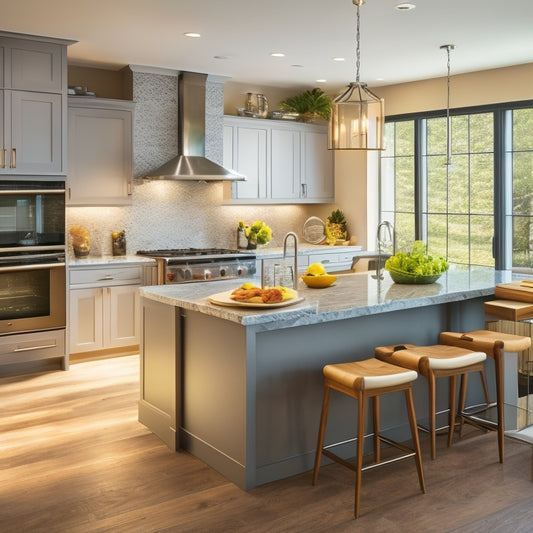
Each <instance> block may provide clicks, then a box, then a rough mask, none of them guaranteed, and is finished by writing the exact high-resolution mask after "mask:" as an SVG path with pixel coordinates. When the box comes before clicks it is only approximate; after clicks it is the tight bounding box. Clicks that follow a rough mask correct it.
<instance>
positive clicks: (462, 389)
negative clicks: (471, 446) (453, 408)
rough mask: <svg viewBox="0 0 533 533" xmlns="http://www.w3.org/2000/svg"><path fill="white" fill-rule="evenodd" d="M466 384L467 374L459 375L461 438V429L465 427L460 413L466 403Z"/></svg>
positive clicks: (461, 432) (460, 434)
mask: <svg viewBox="0 0 533 533" xmlns="http://www.w3.org/2000/svg"><path fill="white" fill-rule="evenodd" d="M467 382H468V374H461V387H460V389H459V408H458V411H459V437H462V436H463V427H464V425H465V421H464V418H463V417H462V416H461V413H462V412H463V411H464V410H465V403H466V385H467Z"/></svg>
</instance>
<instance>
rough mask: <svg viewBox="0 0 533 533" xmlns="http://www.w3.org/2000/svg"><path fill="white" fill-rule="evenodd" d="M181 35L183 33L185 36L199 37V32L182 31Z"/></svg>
mask: <svg viewBox="0 0 533 533" xmlns="http://www.w3.org/2000/svg"><path fill="white" fill-rule="evenodd" d="M183 35H185V37H194V38H198V37H201V35H200V34H199V33H196V32H194V31H188V32H187V33H184V34H183Z"/></svg>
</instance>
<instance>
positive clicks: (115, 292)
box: [103, 285, 140, 348]
mask: <svg viewBox="0 0 533 533" xmlns="http://www.w3.org/2000/svg"><path fill="white" fill-rule="evenodd" d="M139 287H140V285H123V286H118V287H106V288H105V289H103V290H104V291H105V292H106V300H107V302H106V303H107V305H106V306H105V311H104V324H105V325H106V327H108V331H107V332H106V335H105V337H106V340H105V345H106V348H119V347H121V346H131V345H134V344H139V327H140V322H139Z"/></svg>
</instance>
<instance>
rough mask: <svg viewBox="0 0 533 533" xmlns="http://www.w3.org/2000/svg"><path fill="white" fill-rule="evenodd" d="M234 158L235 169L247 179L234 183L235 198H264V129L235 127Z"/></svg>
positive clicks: (265, 135) (265, 169) (265, 173)
mask: <svg viewBox="0 0 533 533" xmlns="http://www.w3.org/2000/svg"><path fill="white" fill-rule="evenodd" d="M234 159H235V162H236V167H237V168H236V169H235V170H237V171H238V172H239V173H241V174H244V175H245V176H246V179H247V181H241V182H238V183H236V184H235V198H239V199H258V198H266V196H267V190H266V181H267V170H268V169H267V131H266V129H259V128H245V127H237V130H236V147H235V152H234Z"/></svg>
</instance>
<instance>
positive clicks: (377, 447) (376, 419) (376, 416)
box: [372, 396, 381, 463]
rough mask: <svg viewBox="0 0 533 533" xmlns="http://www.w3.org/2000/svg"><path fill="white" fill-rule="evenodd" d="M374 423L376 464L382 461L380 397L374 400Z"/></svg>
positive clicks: (375, 397)
mask: <svg viewBox="0 0 533 533" xmlns="http://www.w3.org/2000/svg"><path fill="white" fill-rule="evenodd" d="M372 400H373V401H372V405H373V415H374V416H373V423H374V462H376V463H379V462H380V461H381V444H380V440H379V396H374V398H372Z"/></svg>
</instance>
